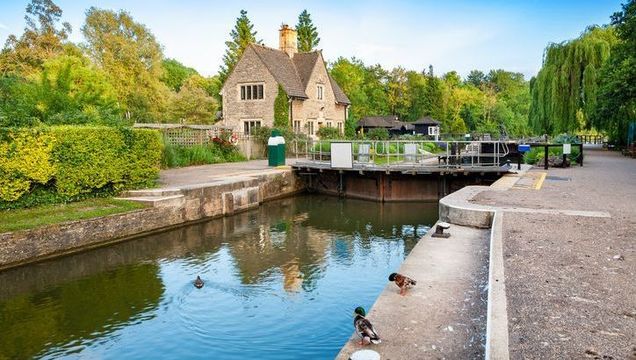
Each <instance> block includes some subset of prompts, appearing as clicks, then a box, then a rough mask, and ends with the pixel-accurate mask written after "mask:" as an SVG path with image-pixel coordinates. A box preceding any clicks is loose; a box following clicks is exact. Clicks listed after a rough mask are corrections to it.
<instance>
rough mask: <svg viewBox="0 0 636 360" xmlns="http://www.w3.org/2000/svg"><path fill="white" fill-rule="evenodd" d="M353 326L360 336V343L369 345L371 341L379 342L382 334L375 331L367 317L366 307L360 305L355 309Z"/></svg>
mask: <svg viewBox="0 0 636 360" xmlns="http://www.w3.org/2000/svg"><path fill="white" fill-rule="evenodd" d="M354 315H355V317H354V318H353V327H354V328H355V330H356V334H358V336H359V337H360V345H368V344H369V343H374V344H379V343H380V342H381V340H380V336H379V335H378V333H376V332H375V329H374V328H373V325H372V324H371V322H370V321H369V320H367V318H365V316H366V312H365V311H364V308H362V307H361V306H358V307H357V308H356V309H355V311H354Z"/></svg>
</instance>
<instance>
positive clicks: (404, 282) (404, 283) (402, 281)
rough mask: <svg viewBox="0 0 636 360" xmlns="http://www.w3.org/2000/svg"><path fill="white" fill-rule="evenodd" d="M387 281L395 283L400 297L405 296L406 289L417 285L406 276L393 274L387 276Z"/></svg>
mask: <svg viewBox="0 0 636 360" xmlns="http://www.w3.org/2000/svg"><path fill="white" fill-rule="evenodd" d="M389 281H393V282H395V285H397V286H398V287H399V288H400V295H402V296H404V294H406V290H407V289H409V288H410V287H411V286H415V285H416V284H417V281H415V280H413V279H411V278H410V277H408V276H404V275H402V274H398V273H393V274H391V275H389Z"/></svg>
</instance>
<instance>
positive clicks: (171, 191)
mask: <svg viewBox="0 0 636 360" xmlns="http://www.w3.org/2000/svg"><path fill="white" fill-rule="evenodd" d="M172 195H182V192H181V189H178V188H162V189H143V190H128V191H124V193H123V194H122V196H123V197H146V196H172Z"/></svg>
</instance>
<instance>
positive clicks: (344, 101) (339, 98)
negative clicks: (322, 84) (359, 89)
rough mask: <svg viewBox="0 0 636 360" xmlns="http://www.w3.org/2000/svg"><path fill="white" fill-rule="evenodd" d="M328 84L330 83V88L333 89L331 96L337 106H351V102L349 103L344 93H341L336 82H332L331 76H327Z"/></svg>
mask: <svg viewBox="0 0 636 360" xmlns="http://www.w3.org/2000/svg"><path fill="white" fill-rule="evenodd" d="M329 82H331V88H332V89H333V94H334V96H335V97H336V102H337V103H339V104H346V105H351V101H349V98H348V97H347V95H346V94H345V93H344V91H342V89H341V88H340V86H338V83H337V82H336V80H334V79H333V78H332V77H331V75H329Z"/></svg>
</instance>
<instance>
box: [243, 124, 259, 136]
mask: <svg viewBox="0 0 636 360" xmlns="http://www.w3.org/2000/svg"><path fill="white" fill-rule="evenodd" d="M259 127H261V121H260V120H246V121H243V133H244V134H245V135H252V133H253V132H254V130H256V129H257V128H259Z"/></svg>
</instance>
